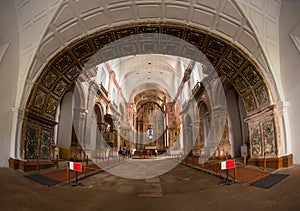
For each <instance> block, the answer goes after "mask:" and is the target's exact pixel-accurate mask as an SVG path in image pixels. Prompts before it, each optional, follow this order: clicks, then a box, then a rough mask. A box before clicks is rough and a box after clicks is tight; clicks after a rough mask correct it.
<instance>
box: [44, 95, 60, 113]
mask: <svg viewBox="0 0 300 211" xmlns="http://www.w3.org/2000/svg"><path fill="white" fill-rule="evenodd" d="M57 106H58V101H57V100H55V99H54V98H53V97H50V99H49V101H48V105H47V109H46V112H47V113H48V114H51V115H55V111H56V108H57Z"/></svg>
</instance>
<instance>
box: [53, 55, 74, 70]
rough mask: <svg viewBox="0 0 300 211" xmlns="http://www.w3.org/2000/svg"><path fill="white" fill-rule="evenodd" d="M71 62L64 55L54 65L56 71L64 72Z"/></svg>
mask: <svg viewBox="0 0 300 211" xmlns="http://www.w3.org/2000/svg"><path fill="white" fill-rule="evenodd" d="M72 62H73V60H72V59H71V57H70V56H69V55H68V54H64V55H63V56H62V57H61V58H60V59H58V61H57V62H56V63H55V65H54V66H55V67H56V69H58V70H59V71H60V72H63V71H65V70H66V69H68V67H69V65H70V64H72Z"/></svg>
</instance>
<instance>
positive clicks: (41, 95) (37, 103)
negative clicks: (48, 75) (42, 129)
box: [33, 89, 47, 109]
mask: <svg viewBox="0 0 300 211" xmlns="http://www.w3.org/2000/svg"><path fill="white" fill-rule="evenodd" d="M46 97H47V94H46V93H45V92H43V91H42V90H40V89H39V90H38V91H37V92H36V96H35V100H34V103H33V106H34V107H36V108H38V109H42V108H43V107H44V104H45V101H46Z"/></svg>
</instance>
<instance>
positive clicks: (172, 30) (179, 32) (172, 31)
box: [162, 27, 183, 40]
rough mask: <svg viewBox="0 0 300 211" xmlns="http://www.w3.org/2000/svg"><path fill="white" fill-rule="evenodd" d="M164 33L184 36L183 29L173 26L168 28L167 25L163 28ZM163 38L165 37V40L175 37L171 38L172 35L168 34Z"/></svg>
mask: <svg viewBox="0 0 300 211" xmlns="http://www.w3.org/2000/svg"><path fill="white" fill-rule="evenodd" d="M162 33H163V34H167V35H170V36H174V37H178V38H182V35H183V30H182V29H180V28H171V27H168V28H167V27H164V28H163V30H162ZM163 39H165V40H169V39H172V40H173V39H174V38H171V37H168V36H163Z"/></svg>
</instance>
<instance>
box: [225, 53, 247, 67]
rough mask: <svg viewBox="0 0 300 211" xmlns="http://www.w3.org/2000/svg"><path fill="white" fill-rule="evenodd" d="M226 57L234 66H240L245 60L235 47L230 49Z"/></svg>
mask: <svg viewBox="0 0 300 211" xmlns="http://www.w3.org/2000/svg"><path fill="white" fill-rule="evenodd" d="M226 59H228V61H230V62H231V63H232V64H233V65H234V66H235V67H236V68H240V67H241V66H242V65H243V63H244V62H245V61H246V59H245V58H244V57H242V56H241V55H240V54H239V53H238V52H237V51H236V50H235V49H231V50H230V51H229V53H228V55H227V56H226Z"/></svg>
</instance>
